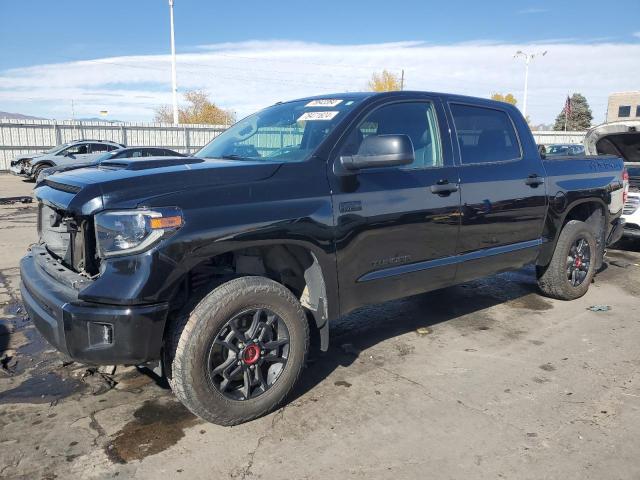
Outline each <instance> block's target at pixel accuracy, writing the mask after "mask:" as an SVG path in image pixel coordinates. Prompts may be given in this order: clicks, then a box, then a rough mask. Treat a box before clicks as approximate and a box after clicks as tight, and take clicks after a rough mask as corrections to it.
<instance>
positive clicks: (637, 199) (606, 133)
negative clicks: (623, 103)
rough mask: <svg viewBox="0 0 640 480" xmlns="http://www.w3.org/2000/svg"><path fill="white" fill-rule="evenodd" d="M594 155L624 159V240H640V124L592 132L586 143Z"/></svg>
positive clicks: (600, 127) (625, 123)
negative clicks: (625, 189)
mask: <svg viewBox="0 0 640 480" xmlns="http://www.w3.org/2000/svg"><path fill="white" fill-rule="evenodd" d="M584 144H585V149H586V151H587V153H589V154H591V155H600V154H609V155H616V156H619V157H622V158H624V160H625V168H626V173H625V178H626V180H627V181H628V186H629V188H628V192H627V193H626V198H625V204H624V210H623V214H622V218H623V219H624V221H625V225H624V234H623V235H624V237H626V238H633V239H640V120H621V121H615V122H610V123H605V124H602V125H598V126H597V127H594V128H592V129H590V130H589V131H588V132H587V135H586V137H585V140H584Z"/></svg>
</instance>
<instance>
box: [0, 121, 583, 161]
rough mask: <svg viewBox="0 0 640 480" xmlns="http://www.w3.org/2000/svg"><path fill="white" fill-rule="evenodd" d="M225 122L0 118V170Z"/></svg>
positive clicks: (184, 134)
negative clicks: (78, 149) (43, 155)
mask: <svg viewBox="0 0 640 480" xmlns="http://www.w3.org/2000/svg"><path fill="white" fill-rule="evenodd" d="M225 128H227V127H226V126H225V125H177V126H175V125H171V124H166V123H108V122H72V121H60V122H58V121H55V120H15V119H4V120H0V170H7V169H8V168H9V162H10V161H11V160H12V159H13V158H14V157H16V156H17V155H23V154H28V153H34V152H41V151H43V150H48V149H49V148H52V147H54V146H56V145H60V144H61V143H64V142H68V141H70V140H76V139H94V140H112V141H114V142H118V143H123V144H125V145H127V146H132V147H142V146H149V147H166V148H170V149H172V150H176V151H177V152H181V153H193V152H195V151H196V150H198V149H199V148H200V147H202V146H204V145H205V144H206V143H208V142H209V141H210V140H211V139H212V138H214V137H216V136H217V135H219V134H220V133H221V132H223V131H224V130H225ZM585 133H586V132H555V131H536V132H533V136H534V138H535V140H536V143H539V144H540V143H541V144H544V145H549V144H552V143H582V141H583V140H584V136H585Z"/></svg>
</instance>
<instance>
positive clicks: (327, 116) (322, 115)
mask: <svg viewBox="0 0 640 480" xmlns="http://www.w3.org/2000/svg"><path fill="white" fill-rule="evenodd" d="M339 113H340V112H337V111H335V110H334V111H330V112H305V113H303V114H302V115H300V118H298V122H307V121H311V120H323V121H327V120H333V117H335V116H336V115H337V114H339Z"/></svg>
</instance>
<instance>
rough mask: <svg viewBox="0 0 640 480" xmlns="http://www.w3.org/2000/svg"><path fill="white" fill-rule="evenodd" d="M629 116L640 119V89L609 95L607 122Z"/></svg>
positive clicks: (624, 118)
mask: <svg viewBox="0 0 640 480" xmlns="http://www.w3.org/2000/svg"><path fill="white" fill-rule="evenodd" d="M628 118H634V119H636V118H638V119H640V90H639V91H635V92H619V93H612V94H611V95H609V105H608V106H607V122H615V121H616V120H626V119H628Z"/></svg>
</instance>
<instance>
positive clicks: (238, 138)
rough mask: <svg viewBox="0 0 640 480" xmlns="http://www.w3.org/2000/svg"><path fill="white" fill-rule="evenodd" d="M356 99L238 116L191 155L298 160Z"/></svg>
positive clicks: (290, 104) (312, 102) (329, 100)
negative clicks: (238, 118) (233, 123)
mask: <svg viewBox="0 0 640 480" xmlns="http://www.w3.org/2000/svg"><path fill="white" fill-rule="evenodd" d="M360 101H361V99H359V98H347V97H341V98H326V99H317V100H298V101H293V102H287V103H281V104H277V105H274V106H272V107H268V108H265V109H264V110H261V111H259V112H258V113H255V114H253V115H250V116H249V117H247V118H244V119H242V120H240V121H239V122H238V123H236V124H235V125H234V126H232V127H231V128H229V129H228V130H227V131H225V132H224V133H222V134H220V135H219V136H218V137H216V138H215V139H213V140H212V141H211V142H210V143H209V144H208V145H205V146H204V147H203V148H202V149H201V150H200V151H199V152H198V153H196V154H195V156H196V157H201V158H225V159H231V160H259V161H266V162H300V161H303V160H306V159H307V158H308V157H309V156H310V155H311V153H312V152H313V151H314V150H315V149H316V147H317V146H318V145H320V142H322V140H324V139H325V138H326V137H327V135H329V133H330V132H331V131H332V130H333V129H334V128H335V126H336V125H337V124H338V123H339V122H340V121H341V120H342V119H343V118H344V117H345V115H346V114H347V112H349V111H351V110H353V109H354V108H355V106H356V105H357V104H358V103H360Z"/></svg>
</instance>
